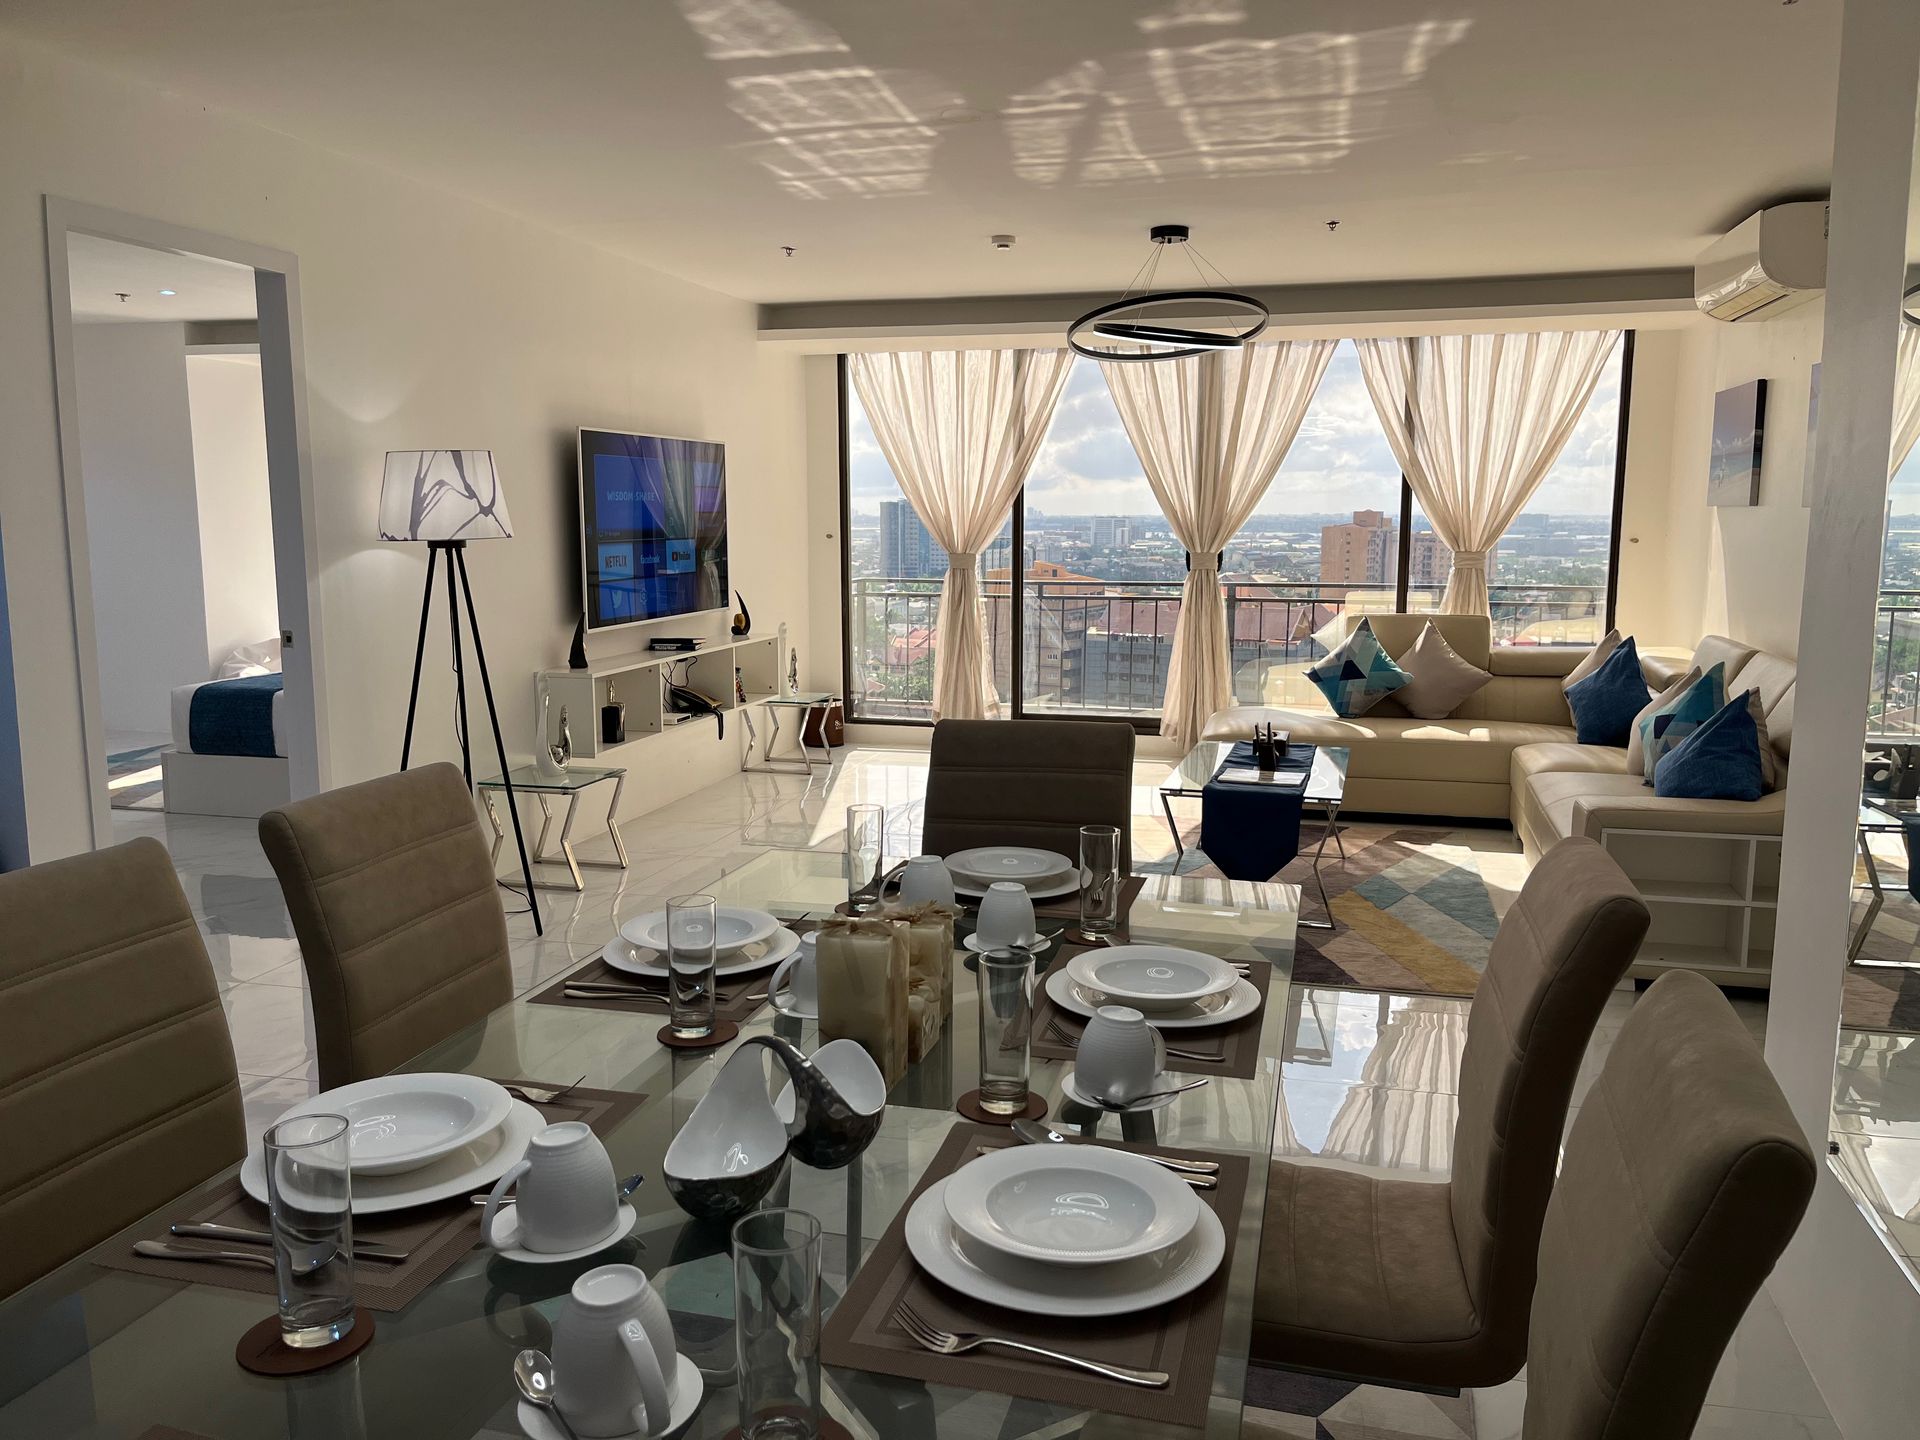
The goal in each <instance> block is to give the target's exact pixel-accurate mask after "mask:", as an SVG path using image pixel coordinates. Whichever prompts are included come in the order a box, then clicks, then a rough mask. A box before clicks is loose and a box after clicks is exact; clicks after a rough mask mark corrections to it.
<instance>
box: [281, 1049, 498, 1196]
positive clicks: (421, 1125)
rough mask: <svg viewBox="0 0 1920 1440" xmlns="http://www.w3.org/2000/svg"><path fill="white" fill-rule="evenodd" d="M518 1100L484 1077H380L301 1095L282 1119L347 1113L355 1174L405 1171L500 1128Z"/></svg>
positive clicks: (348, 1142)
mask: <svg viewBox="0 0 1920 1440" xmlns="http://www.w3.org/2000/svg"><path fill="white" fill-rule="evenodd" d="M512 1109H513V1097H512V1096H511V1095H509V1094H508V1093H507V1092H506V1091H505V1090H504V1089H502V1088H501V1087H500V1086H499V1085H497V1084H495V1083H494V1082H493V1081H491V1080H485V1079H482V1078H481V1077H480V1076H478V1075H440V1074H422V1075H381V1076H378V1077H376V1078H375V1079H372V1080H361V1081H358V1082H357V1083H355V1084H352V1085H342V1086H340V1087H339V1088H338V1089H335V1090H327V1091H323V1092H322V1093H320V1094H318V1095H315V1096H314V1097H313V1098H312V1099H310V1100H302V1101H301V1102H300V1103H299V1104H298V1105H295V1106H294V1107H293V1108H292V1109H290V1110H288V1111H287V1112H286V1114H284V1115H282V1116H281V1117H280V1118H281V1119H282V1120H288V1119H292V1118H293V1117H295V1116H298V1115H316V1114H318V1115H344V1116H346V1117H347V1124H348V1127H349V1129H348V1132H347V1147H348V1151H347V1153H348V1156H349V1161H348V1163H349V1164H350V1165H351V1166H352V1167H353V1172H354V1173H355V1174H356V1175H398V1174H400V1173H402V1172H404V1171H407V1170H418V1169H419V1168H420V1167H421V1166H423V1165H430V1164H432V1163H433V1162H434V1161H435V1160H438V1159H439V1158H440V1157H441V1156H443V1155H451V1154H452V1153H453V1152H454V1151H456V1150H458V1149H460V1148H461V1147H462V1146H464V1145H471V1144H473V1143H474V1142H475V1141H476V1140H479V1139H481V1138H482V1137H483V1136H486V1135H489V1134H491V1133H492V1132H493V1131H495V1130H498V1129H499V1128H500V1126H501V1125H502V1124H503V1123H505V1121H506V1118H507V1113H508V1112H509V1111H510V1110H512Z"/></svg>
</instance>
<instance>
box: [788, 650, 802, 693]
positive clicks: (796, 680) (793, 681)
mask: <svg viewBox="0 0 1920 1440" xmlns="http://www.w3.org/2000/svg"><path fill="white" fill-rule="evenodd" d="M799 688H800V652H799V651H798V650H789V651H787V693H788V694H789V695H791V694H793V693H794V692H796V691H797V690H799Z"/></svg>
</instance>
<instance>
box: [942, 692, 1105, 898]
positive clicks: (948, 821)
mask: <svg viewBox="0 0 1920 1440" xmlns="http://www.w3.org/2000/svg"><path fill="white" fill-rule="evenodd" d="M1133 741H1134V734H1133V727H1132V726H1131V725H1128V724H1125V723H1124V722H1121V721H1109V720H942V721H941V722H940V723H939V724H937V725H935V726H934V727H933V747H932V751H931V753H930V754H929V756H928V759H927V801H926V812H925V822H924V825H923V833H922V840H921V846H922V849H923V850H924V851H925V852H926V853H927V854H929V855H952V854H954V853H955V852H956V851H960V850H965V849H968V848H970V847H972V846H975V845H1032V846H1036V847H1038V848H1040V849H1043V850H1057V851H1058V852H1059V853H1060V854H1062V855H1065V856H1067V857H1068V858H1070V859H1075V860H1077V859H1078V858H1079V856H1080V827H1081V826H1082V825H1112V826H1114V827H1116V828H1117V829H1118V830H1119V831H1120V871H1121V873H1122V874H1130V873H1132V870H1133V825H1132V820H1133Z"/></svg>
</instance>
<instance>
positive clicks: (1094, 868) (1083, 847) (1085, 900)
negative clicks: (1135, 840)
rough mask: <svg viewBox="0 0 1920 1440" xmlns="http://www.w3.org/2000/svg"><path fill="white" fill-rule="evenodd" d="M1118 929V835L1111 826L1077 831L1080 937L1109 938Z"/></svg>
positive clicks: (1092, 826)
mask: <svg viewBox="0 0 1920 1440" xmlns="http://www.w3.org/2000/svg"><path fill="white" fill-rule="evenodd" d="M1119 928H1120V832H1119V830H1118V829H1116V828H1115V827H1114V826H1112V825H1082V826H1081V827H1080V933H1081V934H1083V935H1111V934H1112V933H1113V932H1114V931H1115V930H1118V929H1119Z"/></svg>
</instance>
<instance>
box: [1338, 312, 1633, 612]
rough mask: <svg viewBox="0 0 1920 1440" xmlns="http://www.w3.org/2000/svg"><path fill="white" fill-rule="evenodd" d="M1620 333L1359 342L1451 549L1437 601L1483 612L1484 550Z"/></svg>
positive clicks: (1421, 495) (1561, 440)
mask: <svg viewBox="0 0 1920 1440" xmlns="http://www.w3.org/2000/svg"><path fill="white" fill-rule="evenodd" d="M1619 338H1620V332H1619V331H1617V330H1566V331H1543V332H1539V333H1535V334H1529V335H1409V336H1402V337H1398V338H1393V339H1383V340H1356V341H1355V342H1354V345H1355V347H1356V348H1357V349H1358V350H1359V352H1360V372H1361V374H1362V375H1364V376H1365V377H1366V381H1367V390H1368V392H1369V393H1370V394H1371V395H1372V396H1373V408H1374V409H1375V411H1377V412H1378V414H1379V416H1380V425H1381V428H1382V429H1384V430H1385V431H1386V433H1387V443H1388V444H1389V445H1391V446H1392V447H1393V453H1394V458H1395V459H1397V460H1398V461H1399V462H1400V468H1401V470H1403V471H1404V472H1405V473H1406V477H1407V483H1408V485H1410V486H1411V487H1412V488H1413V493H1414V497H1415V498H1416V499H1417V500H1419V502H1420V507H1421V509H1422V510H1424V511H1425V512H1426V515H1427V518H1428V519H1429V520H1431V521H1432V522H1433V528H1434V532H1435V533H1436V534H1438V535H1439V537H1440V539H1441V540H1442V541H1443V542H1444V543H1445V544H1446V545H1447V547H1448V548H1449V549H1451V550H1452V551H1453V572H1452V574H1450V575H1449V576H1448V577H1447V593H1446V596H1445V598H1444V599H1443V600H1442V602H1441V605H1440V608H1441V610H1442V611H1443V612H1445V613H1447V614H1454V615H1475V614H1477V615H1485V614H1488V613H1490V610H1489V606H1488V603H1487V556H1488V555H1489V554H1490V553H1491V552H1492V550H1493V547H1494V546H1495V545H1496V544H1497V543H1498V542H1499V539H1500V537H1501V535H1503V534H1505V533H1506V529H1507V526H1509V525H1511V524H1512V523H1513V518H1514V516H1516V515H1518V514H1519V513H1520V511H1521V509H1522V508H1523V507H1524V506H1525V505H1526V503H1527V501H1528V500H1529V499H1530V498H1531V497H1532V495H1533V492H1534V491H1535V490H1537V489H1539V488H1540V482H1541V481H1542V480H1544V479H1546V476H1547V471H1549V470H1551V469H1552V468H1553V462H1554V461H1555V460H1557V459H1558V458H1559V457H1560V451H1561V450H1562V448H1564V447H1565V445H1566V443H1567V437H1568V436H1569V435H1571V434H1572V433H1573V427H1574V426H1575V424H1577V423H1578V422H1579V419H1580V412H1581V411H1582V410H1584V409H1585V408H1586V404H1587V397H1588V396H1590V395H1592V394H1593V387H1594V385H1595V383H1596V382H1597V381H1598V380H1599V379H1600V372H1601V370H1602V369H1603V368H1604V367H1605V366H1606V362H1607V357H1608V356H1609V355H1611V354H1612V353H1613V347H1614V345H1615V343H1616V342H1617V341H1618V340H1619Z"/></svg>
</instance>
